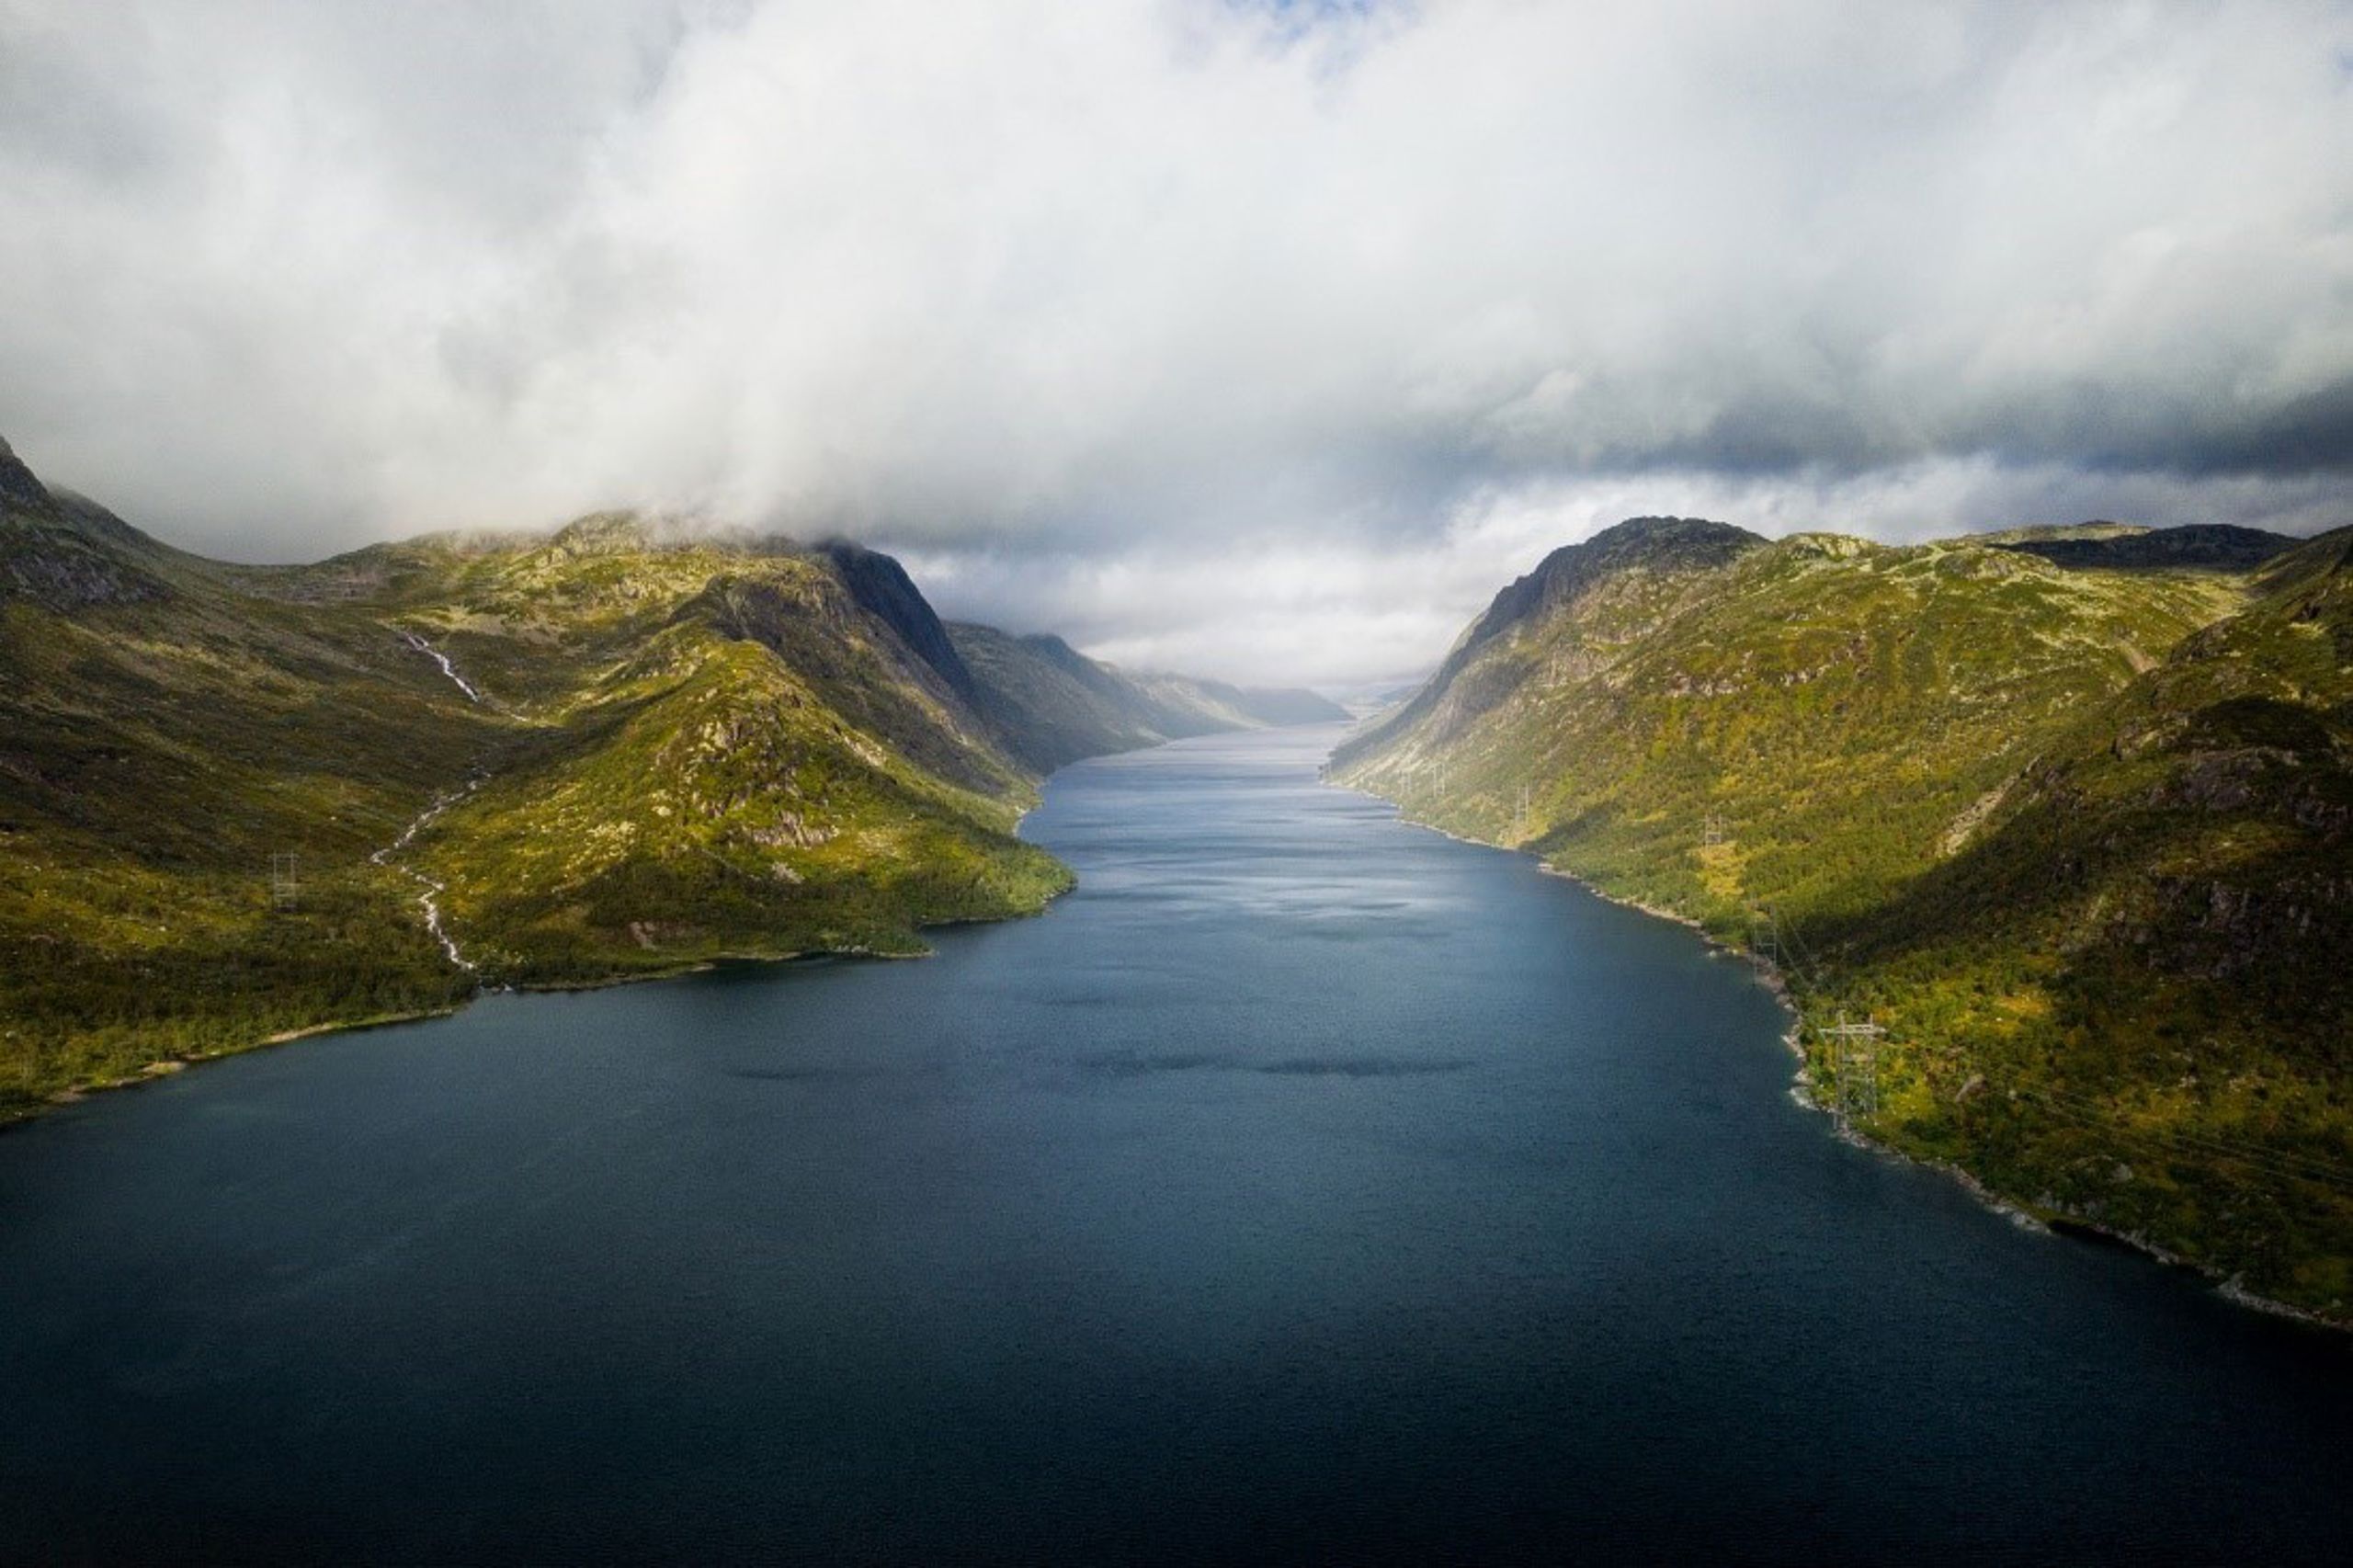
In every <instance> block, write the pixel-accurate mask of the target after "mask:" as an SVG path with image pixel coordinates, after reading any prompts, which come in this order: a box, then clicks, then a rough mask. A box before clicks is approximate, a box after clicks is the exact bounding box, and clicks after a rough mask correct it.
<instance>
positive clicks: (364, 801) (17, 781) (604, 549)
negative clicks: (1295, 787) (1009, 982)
mask: <svg viewBox="0 0 2353 1568" xmlns="http://www.w3.org/2000/svg"><path fill="white" fill-rule="evenodd" d="M972 631H973V634H974V635H975V636H980V635H982V631H981V629H972ZM989 635H994V634H989ZM1069 657H1070V658H1071V659H1073V660H1076V659H1077V655H1075V654H1070V655H1069ZM1079 663H1080V664H1082V665H1083V664H1085V663H1086V661H1079ZM1107 678H1110V677H1107ZM1115 684H1116V683H1115ZM1120 689H1124V687H1121V688H1120ZM1065 696H1066V694H1062V693H1058V692H1051V691H1049V692H1042V693H1038V694H1035V695H1034V697H1033V698H1032V699H1030V700H1029V701H1027V702H1026V703H1023V704H1013V703H1010V702H1006V701H1003V700H1000V699H998V697H996V696H995V695H993V694H992V693H991V692H989V691H986V690H983V687H982V684H981V682H980V681H979V680H978V679H977V678H976V677H975V676H974V675H973V673H972V670H971V669H970V668H968V667H967V666H966V665H965V663H964V661H963V658H962V656H961V654H960V653H958V651H957V647H956V642H955V640H954V638H952V637H951V635H950V633H949V631H948V629H947V628H946V627H945V626H944V625H943V624H942V623H941V622H940V621H939V619H938V617H937V616H935V615H934V614H933V612H932V610H931V608H930V607H929V606H928V605H927V604H926V603H925V601H924V599H923V597H922V595H921V593H920V592H919V591H918V590H917V589H916V588H915V585H914V584H913V583H912V582H911V581H910V580H909V579H908V578H907V576H906V574H905V573H904V571H902V570H901V569H900V567H899V565H898V563H897V562H893V561H892V560H890V558H888V557H887V556H881V555H878V554H875V553H873V552H871V551H864V550H861V549H859V548H858V547H857V546H854V545H849V544H844V543H833V544H828V545H824V546H821V547H819V548H816V549H813V550H812V549H804V548H801V547H799V546H796V545H793V544H790V542H788V541H783V540H766V539H757V538H753V537H750V536H742V537H732V538H715V537H712V536H710V535H709V534H707V533H689V532H688V531H685V530H681V529H677V528H673V527H670V526H668V525H665V524H664V523H662V522H661V521H660V520H658V519H649V518H645V517H637V516H634V515H630V514H603V515H598V516H595V517H586V518H583V519H581V520H580V521H578V522H576V523H574V524H573V525H572V526H570V527H568V528H564V529H563V530H561V531H559V532H557V533H555V534H554V535H552V536H551V537H544V538H520V537H517V536H495V537H481V538H459V537H440V538H431V539H424V540H412V541H408V542H405V543H402V544H396V545H386V546H380V547H376V548H373V549H369V550H365V551H358V552H355V553H353V554H351V555H347V556H343V557H338V558H336V559H335V560H333V561H329V562H321V563H319V564H317V565H313V566H303V567H272V568H258V567H233V566H227V565H222V564H220V563H215V562H205V561H202V560H200V559H199V558H196V557H193V556H188V555H185V554H182V553H181V552H179V551H173V550H171V549H169V548H168V547H166V546H164V545H162V544H159V543H157V542H156V541H155V540H151V539H149V538H147V537H146V536H145V535H143V534H141V533H139V532H138V531H137V530H136V529H133V528H130V527H129V526H128V525H126V524H124V523H122V522H121V521H120V520H119V519H117V518H115V517H112V516H111V515H110V514H108V513H106V512H105V511H104V510H103V509H102V508H99V507H97V506H93V505H91V504H89V503H86V502H83V501H81V500H79V499H78V498H76V497H73V496H70V495H66V494H63V493H59V492H56V491H53V490H52V489H51V488H50V487H48V486H46V485H44V484H43V483H41V482H40V480H39V478H38V477H36V476H35V475H33V474H32V473H31V472H29V471H28V470H27V469H26V468H25V467H24V465H23V464H21V463H20V462H18V461H17V460H16V458H15V455H14V454H13V453H11V452H7V451H6V449H0V1116H5V1115H6V1114H9V1113H10V1112H11V1111H12V1110H20V1109H23V1108H28V1107H30V1106H33V1105H36V1104H38V1103H39V1102H40V1100H42V1099H43V1098H45V1097H47V1096H51V1095H54V1094H57V1093H60V1092H63V1091H70V1090H71V1089H73V1088H74V1087H75V1086H77V1085H87V1084H92V1083H101V1082H108V1081H113V1080H117V1079H119V1078H121V1077H122V1076H124V1075H125V1074H133V1073H136V1072H138V1071H140V1070H142V1069H143V1068H147V1067H149V1066H150V1064H154V1066H155V1068H156V1070H164V1069H166V1068H168V1067H169V1066H170V1065H171V1064H172V1063H173V1062H176V1061H179V1060H183V1059H187V1058H190V1057H195V1056H201V1055H206V1054H210V1053H215V1052H218V1051H226V1050H233V1049H237V1048H240V1047H243V1046H245V1045H249V1044H252V1043H254V1042H255V1041H256V1040H258V1039H260V1038H262V1037H264V1036H267V1035H271V1034H277V1033H281V1032H288V1031H295V1030H301V1029H306V1028H316V1027H320V1026H323V1025H328V1024H334V1023H341V1022H350V1021H353V1020H357V1019H363V1018H368V1017H383V1016H391V1015H399V1014H405V1013H413V1012H416V1011H420V1010H429V1009H434V1008H439V1007H445V1006H452V1005H454V1004H455V1003H456V1002H457V1001H459V1000H460V999H462V998H463V997H464V996H466V995H468V994H471V993H472V991H473V990H474V989H475V988H476V987H477V986H478V985H480V984H482V983H520V984H548V983H582V982H593V981H601V980H605V979H611V978H620V977H626V976H628V975H631V974H636V973H647V972H658V971H665V970H671V969H676V968H677V967H679V966H681V965H686V964H691V963H696V962H700V961H705V960H710V959H712V958H715V957H720V956H722V955H730V954H741V955H747V956H775V955H781V954H787V953H792V952H799V951H807V950H812V949H825V950H866V951H881V952H913V951H919V950H920V949H921V943H920V941H919V939H918V937H917V936H916V934H915V933H916V931H917V929H918V928H919V927H920V926H923V925H926V924H929V923H934V922H938V921H947V920H967V919H987V918H999V917H1003V916H1006V915H1018V914H1022V913H1026V912H1029V911H1034V910H1036V909H1038V908H1039V907H1040V906H1041V905H1042V904H1043V903H1045V901H1046V900H1047V899H1049V898H1050V897H1051V896H1052V895H1053V893H1055V892H1058V891H1059V890H1060V889H1062V888H1063V887H1065V886H1067V885H1068V881H1069V876H1068V873H1067V871H1066V870H1064V869H1063V868H1062V867H1061V866H1060V865H1059V864H1058V863H1056V862H1055V861H1054V860H1053V859H1052V858H1051V857H1049V856H1047V855H1046V854H1044V853H1043V852H1042V851H1040V850H1038V849H1036V848H1035V847H1033V846H1029V845H1027V844H1024V843H1022V842H1020V841H1019V840H1018V839H1017V838H1016V837H1015V836H1014V835H1013V830H1014V827H1015V825H1016V824H1017V821H1018V819H1019V814H1020V812H1022V811H1023V810H1024V809H1026V807H1027V806H1028V805H1029V804H1030V803H1031V802H1032V801H1034V800H1035V798H1036V795H1035V788H1034V785H1035V779H1036V778H1037V776H1038V775H1039V774H1040V773H1041V772H1043V771H1044V770H1045V769H1046V768H1048V767H1052V766H1055V765H1057V764H1059V763H1060V762H1063V761H1067V760H1069V759H1070V758H1072V757H1074V756H1083V755H1088V754H1090V753H1091V752H1093V751H1097V750H1103V749H1112V748H1116V747H1119V746H1126V745H1135V744H1149V742H1150V741H1152V740H1154V739H1156V738H1158V736H1159V734H1160V733H1168V732H1165V731H1154V730H1152V729H1150V728H1148V727H1143V726H1125V727H1121V726H1108V727H1107V726H1105V725H1103V724H1101V723H1099V722H1097V719H1098V717H1099V715H1097V713H1096V711H1095V710H1094V709H1093V708H1091V707H1089V706H1088V705H1086V704H1084V703H1074V705H1073V708H1072V710H1071V711H1069V712H1065V711H1064V710H1063V706H1062V705H1061V704H1062V703H1063V699H1064V697H1065ZM1236 722H1239V721H1236ZM1200 727H1203V728H1207V727H1212V726H1211V724H1210V723H1207V722H1205V723H1204V724H1203V725H1201V726H1200ZM288 856H290V857H293V863H292V866H291V868H290V869H291V871H292V880H291V884H290V885H287V884H286V883H284V882H282V881H280V879H279V878H278V877H277V876H275V875H274V872H275V871H277V870H278V869H286V868H285V867H284V866H283V865H282V863H281V864H279V865H276V866H274V863H273V862H274V859H275V858H278V857H288Z"/></svg>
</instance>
